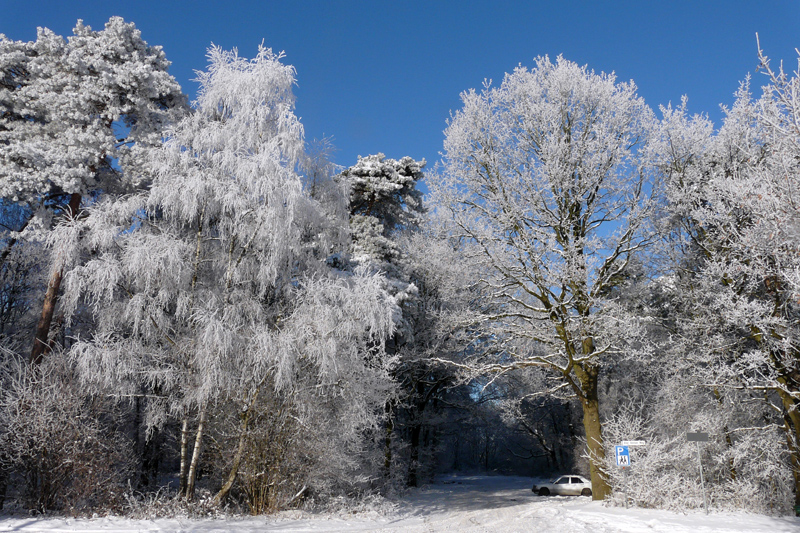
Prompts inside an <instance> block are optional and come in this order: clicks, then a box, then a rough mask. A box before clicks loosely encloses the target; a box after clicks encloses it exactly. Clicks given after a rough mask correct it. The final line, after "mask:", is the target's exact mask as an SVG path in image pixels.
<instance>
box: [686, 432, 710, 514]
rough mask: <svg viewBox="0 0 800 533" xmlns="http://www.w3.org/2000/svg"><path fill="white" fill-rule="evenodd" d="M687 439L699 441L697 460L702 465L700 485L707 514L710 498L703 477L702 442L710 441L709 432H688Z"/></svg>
mask: <svg viewBox="0 0 800 533" xmlns="http://www.w3.org/2000/svg"><path fill="white" fill-rule="evenodd" d="M686 441H687V442H696V443H697V462H698V464H699V465H700V486H701V487H703V507H705V508H706V514H708V498H707V497H706V482H705V480H704V479H703V460H702V459H701V458H700V443H701V442H708V433H687V434H686Z"/></svg>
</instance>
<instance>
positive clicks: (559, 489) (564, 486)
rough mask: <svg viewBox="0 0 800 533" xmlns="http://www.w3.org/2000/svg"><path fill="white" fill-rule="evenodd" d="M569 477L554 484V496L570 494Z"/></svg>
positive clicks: (561, 478)
mask: <svg viewBox="0 0 800 533" xmlns="http://www.w3.org/2000/svg"><path fill="white" fill-rule="evenodd" d="M569 486H570V482H569V476H561V477H560V478H558V479H557V480H556V482H555V483H553V494H560V495H562V496H563V495H565V494H569Z"/></svg>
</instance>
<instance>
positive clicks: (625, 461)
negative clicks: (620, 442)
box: [614, 446, 631, 466]
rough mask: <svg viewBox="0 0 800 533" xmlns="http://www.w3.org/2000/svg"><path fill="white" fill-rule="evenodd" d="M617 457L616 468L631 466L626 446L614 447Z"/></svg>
mask: <svg viewBox="0 0 800 533" xmlns="http://www.w3.org/2000/svg"><path fill="white" fill-rule="evenodd" d="M614 448H615V450H616V455H617V466H630V465H631V456H630V453H628V447H627V446H615V447H614Z"/></svg>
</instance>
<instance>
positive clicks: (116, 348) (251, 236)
mask: <svg viewBox="0 0 800 533" xmlns="http://www.w3.org/2000/svg"><path fill="white" fill-rule="evenodd" d="M208 57H209V62H210V64H209V68H208V70H207V71H205V72H201V73H199V81H200V91H199V93H198V98H197V101H196V102H195V104H194V107H195V112H194V113H193V114H191V115H190V116H187V117H186V118H184V119H183V120H182V121H181V122H179V123H178V124H177V125H175V126H174V127H173V128H171V129H170V130H169V131H168V139H167V141H166V143H165V144H164V146H163V148H161V149H160V150H157V151H155V152H153V153H152V156H151V159H150V161H149V163H148V165H149V169H150V171H151V172H152V175H153V177H152V184H151V186H150V188H149V189H148V190H147V191H141V192H138V193H136V194H133V195H130V196H126V197H123V198H110V199H108V200H107V201H100V202H98V203H97V204H96V205H94V206H91V207H89V208H88V209H87V211H88V216H87V217H86V218H85V220H81V221H78V222H79V223H78V222H75V221H70V223H68V224H62V225H61V226H59V228H58V229H57V232H56V233H57V234H62V233H63V234H65V235H71V234H74V233H75V232H78V231H79V230H80V231H82V232H83V234H84V242H85V245H86V246H88V247H89V248H90V249H92V250H93V252H94V253H93V255H94V259H92V260H91V261H89V262H87V263H86V264H84V265H80V266H77V267H76V268H74V269H73V270H71V271H70V272H69V273H68V274H67V276H66V282H65V286H66V287H67V292H66V295H65V296H66V297H65V305H66V306H67V307H68V309H69V310H71V311H74V310H75V309H76V308H77V306H78V304H79V303H80V302H81V301H83V302H85V304H86V305H88V306H90V308H91V309H92V311H93V312H94V315H95V317H96V320H97V321H98V327H97V331H95V332H94V333H93V335H91V337H87V338H83V339H81V340H80V341H79V342H77V343H76V344H75V345H74V346H73V349H72V354H73V356H74V357H76V358H77V360H78V362H79V365H80V368H81V369H82V372H83V375H84V377H85V378H86V379H87V380H88V381H89V382H90V383H95V384H99V385H101V386H103V387H105V388H106V389H112V390H113V391H115V393H116V394H118V395H120V396H126V395H140V394H142V392H143V391H144V392H147V393H148V397H149V401H148V404H147V405H148V413H147V415H148V424H150V425H152V426H155V425H158V424H160V423H161V422H162V421H163V420H165V419H166V418H168V417H177V418H178V419H180V420H181V424H182V430H181V486H180V491H181V493H182V494H183V495H185V496H186V497H187V498H189V499H191V497H192V494H193V490H194V483H195V479H196V474H197V469H198V462H199V458H200V455H201V446H202V442H203V438H204V433H205V431H206V427H207V423H208V417H209V413H210V412H211V410H212V408H213V407H214V404H215V403H214V402H216V401H222V400H226V401H229V402H234V405H237V406H239V408H240V420H241V427H240V428H239V430H238V431H239V432H240V437H239V439H238V443H237V444H236V445H235V446H236V447H235V449H234V450H229V451H228V452H227V453H229V454H230V455H231V457H233V461H232V464H231V465H230V468H231V470H230V475H229V476H228V478H227V481H226V482H225V483H223V487H222V491H221V492H220V494H219V498H220V499H221V498H223V497H224V496H225V494H226V493H227V491H229V490H230V488H231V486H232V484H233V482H234V481H235V479H236V476H237V473H238V469H239V465H240V464H241V459H242V457H243V454H244V453H245V450H244V446H245V444H246V442H247V434H248V433H247V432H248V427H249V423H250V420H251V419H252V416H253V410H254V409H257V408H258V405H257V403H256V401H257V399H258V397H259V395H261V394H262V393H265V392H266V391H268V390H271V391H272V392H273V393H274V394H283V393H287V391H292V390H293V388H294V387H295V386H297V385H298V383H300V382H302V383H305V385H306V386H308V387H313V388H314V390H315V391H316V392H317V394H328V395H332V396H335V397H346V398H347V401H349V402H351V404H352V407H353V409H355V408H356V407H360V408H361V410H362V411H363V412H362V415H363V416H361V417H360V418H359V417H356V416H351V417H350V418H349V423H350V425H349V426H348V428H349V432H350V433H352V432H354V431H358V428H363V424H362V422H363V423H364V424H366V423H368V422H369V416H367V413H374V409H371V407H372V406H371V404H370V403H369V402H370V401H372V394H373V393H372V391H374V390H378V389H380V387H381V386H382V387H384V388H388V387H389V386H390V380H389V378H388V375H387V374H386V371H387V365H388V363H389V361H388V360H386V359H385V358H381V357H378V356H375V357H372V356H371V355H370V354H371V353H372V351H373V350H380V347H381V346H382V345H383V341H384V339H385V338H386V337H387V336H389V335H390V334H391V332H392V330H393V322H392V316H393V314H395V313H396V312H397V310H396V307H395V306H394V305H393V304H392V302H391V301H390V300H388V299H387V297H386V293H385V291H384V289H383V285H384V283H383V280H382V278H381V277H380V275H379V274H373V273H367V272H364V271H362V270H358V271H355V272H345V271H342V270H337V269H334V268H331V267H329V266H328V262H326V259H327V258H328V256H329V254H331V253H332V252H336V251H337V250H335V249H332V247H333V246H334V245H335V244H336V241H335V239H331V238H330V236H331V235H334V236H335V235H337V234H338V233H337V232H336V231H334V232H329V231H327V230H328V229H329V227H330V226H331V225H332V224H335V220H333V221H332V220H331V218H330V217H327V216H325V215H326V214H325V213H324V212H323V211H322V208H321V205H320V204H319V203H318V202H316V201H315V200H313V199H312V198H310V197H309V196H308V194H307V193H306V192H305V191H304V189H303V184H302V180H301V177H300V176H299V175H298V174H297V172H296V168H297V164H298V162H299V159H300V156H301V154H302V149H303V139H302V135H303V129H302V126H301V124H300V122H299V120H298V119H297V117H296V116H295V115H294V111H293V109H294V96H293V94H292V86H293V84H294V69H293V68H292V67H291V66H288V65H284V64H282V63H281V62H280V59H281V56H280V55H278V54H274V53H273V52H272V51H271V50H270V49H267V48H263V47H261V48H259V52H258V55H257V56H256V57H255V58H254V59H252V60H247V59H245V58H242V57H239V55H238V54H237V52H236V51H232V52H228V51H223V50H221V49H219V48H211V49H210V50H209V53H208ZM342 222H343V223H346V220H344V221H342ZM376 361H377V362H376ZM312 397H313V396H312ZM379 405H380V404H379ZM193 419H194V420H196V430H195V433H194V445H193V447H192V448H190V446H189V437H190V422H191V420H193ZM360 424H361V425H360ZM341 432H342V433H345V432H346V431H345V429H344V428H343V429H342V431H341ZM192 450H193V451H192ZM190 451H191V458H190V457H189V454H190Z"/></svg>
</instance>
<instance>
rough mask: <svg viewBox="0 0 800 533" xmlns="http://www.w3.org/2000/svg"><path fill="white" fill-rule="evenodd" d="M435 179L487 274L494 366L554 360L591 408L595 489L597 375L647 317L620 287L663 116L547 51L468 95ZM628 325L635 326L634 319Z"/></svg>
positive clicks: (483, 279) (601, 488)
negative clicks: (627, 311) (630, 314)
mask: <svg viewBox="0 0 800 533" xmlns="http://www.w3.org/2000/svg"><path fill="white" fill-rule="evenodd" d="M461 100H462V103H463V106H462V108H461V109H460V110H458V111H457V112H456V113H455V114H454V115H453V116H452V118H451V120H450V123H449V126H448V128H447V129H446V131H445V134H446V139H445V144H444V149H445V151H444V160H443V166H442V169H441V174H440V176H439V179H438V180H434V181H433V183H432V184H431V185H432V187H431V188H432V189H433V191H434V194H435V198H436V200H435V201H436V203H437V205H438V206H439V208H440V209H444V210H447V213H448V214H449V216H450V217H452V221H453V224H454V225H455V228H456V229H455V230H454V231H455V236H457V237H459V238H463V239H464V240H465V243H467V246H468V250H469V251H468V256H469V260H470V261H471V263H472V265H474V267H475V271H476V272H477V273H478V274H477V275H478V276H480V277H479V284H480V285H481V287H482V291H483V293H482V296H483V303H484V306H483V309H482V311H481V313H480V315H479V316H478V317H476V318H475V321H476V322H477V323H481V324H485V325H487V326H488V327H489V332H487V333H486V335H487V338H489V339H490V340H491V342H490V343H489V344H490V349H491V351H492V352H493V353H494V354H496V355H497V358H496V359H495V360H494V362H493V363H491V364H486V363H484V364H482V365H481V366H482V369H483V370H485V371H494V372H505V371H509V370H512V369H514V368H520V367H525V366H539V367H542V368H546V369H548V370H550V371H551V373H552V376H553V377H554V383H555V385H554V386H553V387H552V389H551V391H552V392H557V393H564V392H565V391H566V392H569V393H571V395H573V397H577V398H578V400H579V401H580V404H581V406H582V408H583V425H584V429H585V433H586V439H587V447H588V453H589V458H590V473H591V479H592V485H593V496H594V498H595V499H603V498H605V496H606V495H607V494H608V493H609V486H608V484H607V482H606V480H605V479H604V477H603V474H602V472H601V465H603V464H604V457H605V452H604V448H603V435H602V425H601V411H600V398H599V391H598V379H599V377H600V373H601V371H602V368H603V366H604V364H606V362H607V361H609V360H611V359H613V357H614V356H615V355H616V354H618V353H619V352H620V350H622V348H623V346H624V342H623V341H624V337H625V336H626V335H628V334H631V333H632V332H634V331H635V330H636V328H635V327H633V321H626V319H625V316H624V314H622V313H619V312H618V310H617V309H616V306H615V304H614V300H613V295H612V291H611V289H613V288H614V287H615V286H616V284H617V283H619V281H620V275H621V274H622V273H624V272H625V269H626V267H627V266H628V264H629V262H630V261H631V259H632V258H633V257H634V256H635V254H637V253H639V252H641V251H642V250H643V249H644V248H645V247H646V246H647V245H648V244H649V243H650V242H651V240H652V238H653V234H652V231H651V229H650V227H649V219H650V218H651V217H653V216H654V213H655V206H656V203H655V201H654V197H655V196H656V195H657V194H658V193H659V183H658V180H657V179H656V175H655V173H654V172H653V169H652V168H651V167H650V166H649V165H648V162H647V160H646V158H645V155H644V150H643V148H644V147H645V146H646V143H647V142H648V138H649V135H650V131H651V129H652V125H653V116H652V112H651V111H650V110H649V108H648V107H647V106H646V105H645V104H644V102H643V100H642V99H641V98H639V97H638V96H637V95H636V87H635V86H634V85H633V83H618V82H617V81H616V79H615V77H614V76H613V74H612V75H609V74H596V73H595V72H593V71H590V70H589V69H587V68H586V67H580V66H578V65H577V64H575V63H572V62H569V61H567V60H565V59H563V58H562V57H558V58H557V60H556V61H555V62H551V61H550V59H548V58H547V57H539V58H538V59H537V60H536V65H535V67H534V68H533V69H531V70H528V69H527V68H524V67H522V66H520V67H518V68H517V69H515V70H514V72H513V73H511V74H507V75H506V76H505V77H504V79H503V82H502V84H501V85H500V86H499V87H492V85H491V83H490V82H487V83H486V84H485V86H484V88H483V90H482V91H480V92H478V91H475V90H469V91H466V92H464V93H462V95H461ZM626 330H627V333H626Z"/></svg>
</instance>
